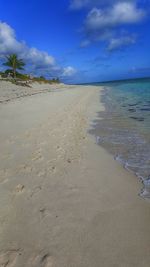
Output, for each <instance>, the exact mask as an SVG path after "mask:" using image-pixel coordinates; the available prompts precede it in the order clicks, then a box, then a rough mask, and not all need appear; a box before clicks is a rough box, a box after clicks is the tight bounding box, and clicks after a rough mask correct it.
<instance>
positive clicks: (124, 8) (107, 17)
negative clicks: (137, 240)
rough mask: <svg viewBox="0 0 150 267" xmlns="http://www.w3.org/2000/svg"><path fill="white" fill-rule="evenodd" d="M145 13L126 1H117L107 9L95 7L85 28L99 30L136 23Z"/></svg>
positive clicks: (89, 14)
mask: <svg viewBox="0 0 150 267" xmlns="http://www.w3.org/2000/svg"><path fill="white" fill-rule="evenodd" d="M144 14H145V13H144V11H143V10H141V9H138V8H136V6H135V5H134V4H132V3H126V2H124V3H117V4H115V5H114V6H113V7H111V8H109V9H107V10H103V9H98V8H93V9H92V10H91V11H90V12H89V13H88V15H87V18H86V21H85V28H86V30H87V31H90V30H96V31H97V30H101V29H105V28H112V27H115V26H119V25H122V24H130V23H136V22H139V21H141V20H142V18H143V17H144Z"/></svg>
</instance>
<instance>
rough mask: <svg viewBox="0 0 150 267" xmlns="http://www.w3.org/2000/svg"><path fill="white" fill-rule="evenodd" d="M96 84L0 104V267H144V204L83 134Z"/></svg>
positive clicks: (148, 211) (148, 219) (147, 216)
mask: <svg viewBox="0 0 150 267" xmlns="http://www.w3.org/2000/svg"><path fill="white" fill-rule="evenodd" d="M99 91H100V88H98V87H92V86H87V87H82V86H76V89H74V88H72V89H71V87H69V89H67V86H66V90H62V91H61V90H56V92H54V91H53V92H50V93H49V92H47V93H41V94H37V95H34V96H30V97H22V98H20V99H18V100H13V101H10V102H8V103H7V104H1V105H0V126H1V127H0V151H1V153H0V267H67V266H68V267H134V266H136V267H149V266H150V226H149V225H150V203H149V202H148V201H146V200H143V199H141V198H140V197H139V196H138V192H139V190H140V186H141V184H140V183H139V182H138V180H137V178H136V177H134V175H132V174H130V173H128V172H127V171H126V170H124V169H123V168H122V167H121V166H120V165H118V163H117V162H115V161H114V159H113V157H112V156H111V155H109V154H108V153H107V152H106V151H105V150H104V149H103V148H101V147H99V146H97V145H96V144H95V140H94V138H93V137H91V136H89V135H88V134H87V129H88V128H89V127H90V123H91V119H93V118H94V117H95V116H96V111H99V110H100V108H101V109H102V108H103V107H102V105H101V106H100V103H99Z"/></svg>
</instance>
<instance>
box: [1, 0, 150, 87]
mask: <svg viewBox="0 0 150 267" xmlns="http://www.w3.org/2000/svg"><path fill="white" fill-rule="evenodd" d="M149 18H150V0H60V1H57V0H26V1H25V0H14V1H10V0H0V70H2V69H3V66H2V63H3V60H4V58H5V56H6V55H8V54H10V53H17V54H18V56H19V57H21V58H23V59H24V61H25V62H26V72H27V73H30V74H34V75H45V76H47V77H49V78H50V77H57V76H59V77H60V78H61V80H62V81H65V82H68V83H80V82H94V81H105V80H113V79H124V78H133V77H144V76H150V19H149Z"/></svg>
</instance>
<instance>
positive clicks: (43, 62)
mask: <svg viewBox="0 0 150 267" xmlns="http://www.w3.org/2000/svg"><path fill="white" fill-rule="evenodd" d="M11 53H17V54H18V56H19V57H21V58H22V59H24V61H25V62H26V63H27V64H28V70H29V71H30V72H31V73H33V74H37V75H47V74H48V75H51V76H60V75H62V73H65V75H64V76H65V77H67V74H68V76H69V77H71V76H72V75H73V74H74V72H73V67H70V66H69V67H66V68H63V67H61V66H58V65H57V63H56V60H55V58H54V57H53V56H51V55H49V54H48V53H47V52H45V51H41V50H38V49H37V48H35V47H31V48H30V47H29V46H28V45H27V44H25V42H22V41H21V42H20V41H18V40H17V39H16V35H15V31H14V29H12V28H11V27H10V26H9V25H8V24H7V23H5V22H0V57H4V56H6V55H9V54H11ZM71 73H72V75H71Z"/></svg>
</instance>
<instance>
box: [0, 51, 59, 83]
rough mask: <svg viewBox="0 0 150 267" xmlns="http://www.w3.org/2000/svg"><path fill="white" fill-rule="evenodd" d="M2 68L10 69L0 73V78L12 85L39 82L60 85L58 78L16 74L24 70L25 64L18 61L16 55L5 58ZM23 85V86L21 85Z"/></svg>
mask: <svg viewBox="0 0 150 267" xmlns="http://www.w3.org/2000/svg"><path fill="white" fill-rule="evenodd" d="M3 65H4V66H8V67H10V69H7V70H5V71H3V72H0V76H1V78H2V79H5V80H10V81H11V82H13V83H16V84H18V83H19V84H21V83H22V84H23V82H25V84H27V83H28V82H39V83H48V84H52V83H60V80H59V78H52V79H46V78H45V77H44V76H39V77H35V76H30V75H28V74H22V73H20V72H18V71H17V70H24V68H23V67H24V66H25V63H24V62H23V60H22V59H19V58H18V56H17V55H16V54H11V55H9V56H7V57H6V62H5V63H3ZM23 85H24V84H23Z"/></svg>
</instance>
